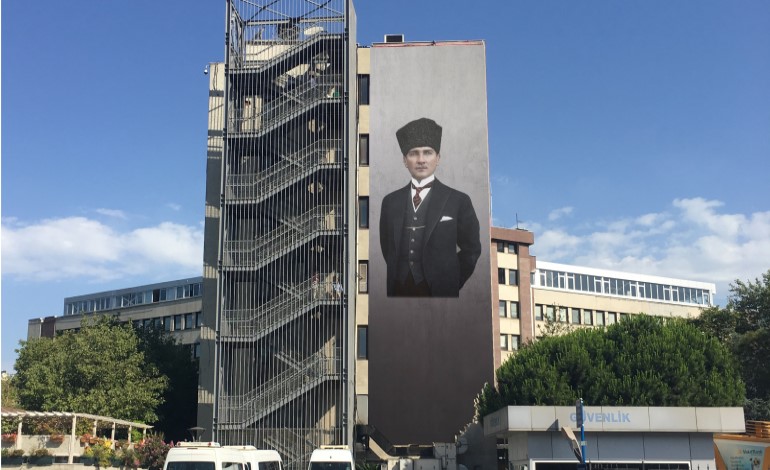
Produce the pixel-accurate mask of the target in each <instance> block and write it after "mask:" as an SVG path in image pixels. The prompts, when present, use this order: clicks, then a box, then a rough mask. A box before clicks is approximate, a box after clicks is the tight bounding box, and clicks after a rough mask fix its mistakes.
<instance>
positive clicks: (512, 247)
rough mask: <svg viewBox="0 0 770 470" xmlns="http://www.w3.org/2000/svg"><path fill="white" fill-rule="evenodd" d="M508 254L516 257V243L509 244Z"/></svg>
mask: <svg viewBox="0 0 770 470" xmlns="http://www.w3.org/2000/svg"><path fill="white" fill-rule="evenodd" d="M508 253H511V254H514V255H515V254H517V253H518V249H517V248H516V244H515V243H509V244H508Z"/></svg>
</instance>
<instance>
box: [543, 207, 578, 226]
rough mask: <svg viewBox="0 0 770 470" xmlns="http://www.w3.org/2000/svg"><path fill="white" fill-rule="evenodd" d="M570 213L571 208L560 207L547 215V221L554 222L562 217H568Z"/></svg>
mask: <svg viewBox="0 0 770 470" xmlns="http://www.w3.org/2000/svg"><path fill="white" fill-rule="evenodd" d="M571 213H572V207H570V206H566V207H560V208H558V209H554V210H552V211H551V213H550V214H548V220H550V221H552V222H553V221H554V220H559V219H561V218H562V217H564V216H567V215H570V214H571Z"/></svg>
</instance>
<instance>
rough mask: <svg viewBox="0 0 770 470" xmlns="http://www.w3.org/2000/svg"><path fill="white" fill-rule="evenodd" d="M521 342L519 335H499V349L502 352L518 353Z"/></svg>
mask: <svg viewBox="0 0 770 470" xmlns="http://www.w3.org/2000/svg"><path fill="white" fill-rule="evenodd" d="M520 342H521V336H519V335H507V334H501V335H500V349H502V350H503V351H518V350H519V345H520Z"/></svg>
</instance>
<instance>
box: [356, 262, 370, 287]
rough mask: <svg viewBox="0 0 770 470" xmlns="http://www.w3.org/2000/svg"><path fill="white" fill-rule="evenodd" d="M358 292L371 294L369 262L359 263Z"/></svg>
mask: <svg viewBox="0 0 770 470" xmlns="http://www.w3.org/2000/svg"><path fill="white" fill-rule="evenodd" d="M358 292H359V293H361V294H366V293H367V292H369V261H359V262H358Z"/></svg>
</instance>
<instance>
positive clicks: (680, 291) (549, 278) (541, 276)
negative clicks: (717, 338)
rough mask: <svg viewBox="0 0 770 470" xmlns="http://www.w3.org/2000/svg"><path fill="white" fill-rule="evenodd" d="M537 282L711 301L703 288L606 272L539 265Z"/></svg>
mask: <svg viewBox="0 0 770 470" xmlns="http://www.w3.org/2000/svg"><path fill="white" fill-rule="evenodd" d="M536 281H538V284H537V286H539V287H553V288H556V289H565V290H573V291H581V292H592V293H596V294H606V295H618V296H623V297H633V298H639V299H650V300H663V301H666V302H677V303H686V304H697V305H711V300H712V299H711V293H710V292H709V291H708V290H707V289H696V288H693V287H681V286H674V285H669V284H656V283H653V282H643V281H629V280H627V279H617V278H613V277H606V276H593V275H590V274H577V273H570V272H564V271H552V270H548V269H539V270H538V276H537V277H536Z"/></svg>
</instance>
